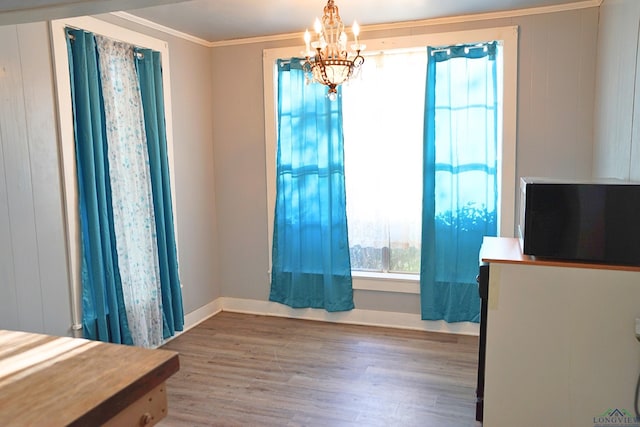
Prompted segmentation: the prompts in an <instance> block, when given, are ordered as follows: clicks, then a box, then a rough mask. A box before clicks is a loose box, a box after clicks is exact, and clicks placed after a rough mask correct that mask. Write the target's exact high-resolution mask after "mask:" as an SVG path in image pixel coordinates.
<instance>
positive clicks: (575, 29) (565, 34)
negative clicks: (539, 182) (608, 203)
mask: <svg viewBox="0 0 640 427" xmlns="http://www.w3.org/2000/svg"><path fill="white" fill-rule="evenodd" d="M520 34H521V36H520V49H519V81H518V91H519V92H518V147H517V174H518V176H548V177H570V178H589V177H590V176H591V172H592V171H591V164H592V158H591V155H592V145H591V144H592V136H591V129H592V125H591V123H592V114H593V86H594V83H595V73H594V69H595V56H594V55H595V49H594V47H595V43H596V39H597V14H595V13H594V11H593V10H584V11H579V12H573V13H569V12H567V13H555V14H545V15H540V16H528V17H524V18H522V23H521V30H520Z"/></svg>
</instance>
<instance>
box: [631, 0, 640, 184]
mask: <svg viewBox="0 0 640 427" xmlns="http://www.w3.org/2000/svg"><path fill="white" fill-rule="evenodd" d="M633 12H635V14H636V15H635V16H636V21H637V22H639V23H640V4H636V7H635V9H634V10H633ZM639 25H640V24H639ZM631 36H633V35H632V34H631V35H630V37H631ZM636 36H637V37H638V39H637V45H636V46H637V47H638V50H639V51H640V26H639V27H638V28H637V35H636ZM638 70H640V54H638V52H636V68H635V93H634V100H633V117H632V118H631V120H632V128H631V155H630V156H629V179H631V180H634V181H639V182H640V72H639V71H638Z"/></svg>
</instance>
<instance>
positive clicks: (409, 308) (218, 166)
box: [212, 8, 598, 316]
mask: <svg viewBox="0 0 640 427" xmlns="http://www.w3.org/2000/svg"><path fill="white" fill-rule="evenodd" d="M597 22H598V9H597V8H590V9H583V10H576V11H569V12H561V13H553V14H540V15H533V16H525V17H517V18H508V19H495V20H490V21H475V22H468V23H462V24H454V25H439V26H424V27H412V28H404V29H401V30H394V31H376V32H365V33H364V34H363V36H362V38H363V40H364V41H365V42H366V39H367V38H369V39H378V38H384V37H385V36H386V37H388V36H392V35H393V36H395V35H397V36H401V35H411V34H421V33H434V32H448V31H459V30H469V29H478V28H485V27H504V26H510V25H518V26H520V38H519V58H520V59H519V68H520V71H519V84H518V92H519V93H518V133H517V138H518V141H517V173H518V175H537V176H553V177H576V178H587V177H590V176H591V165H592V157H591V153H592V118H593V98H594V94H593V87H594V82H595V55H594V52H595V48H596V34H597ZM301 43H302V38H298V39H293V40H285V41H279V42H266V43H252V44H245V45H237V46H225V47H216V48H214V49H213V56H212V59H213V69H212V78H213V91H214V93H215V97H214V101H213V102H214V104H213V120H214V141H215V144H214V161H215V172H216V204H217V209H218V221H219V224H220V231H219V243H220V248H224V250H223V251H221V257H220V268H221V271H220V273H221V284H222V294H223V295H224V296H225V297H231V298H243V299H253V300H259V301H266V300H267V299H268V295H269V277H268V275H267V271H268V262H269V261H268V258H269V257H268V255H269V250H270V248H269V245H268V234H267V190H266V185H265V156H266V154H265V135H264V111H263V100H262V96H263V84H262V75H261V71H262V52H263V49H267V48H275V47H282V46H292V45H293V46H295V45H301ZM301 46H302V45H301ZM389 90H393V88H389ZM355 305H356V308H358V309H365V310H379V311H385V312H397V313H411V314H415V315H416V316H417V315H418V314H419V312H420V304H419V299H418V295H411V294H396V293H389V292H378V291H364V290H357V291H355Z"/></svg>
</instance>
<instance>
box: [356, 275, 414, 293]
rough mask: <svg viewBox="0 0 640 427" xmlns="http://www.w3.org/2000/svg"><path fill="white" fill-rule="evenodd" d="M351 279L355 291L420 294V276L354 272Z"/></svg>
mask: <svg viewBox="0 0 640 427" xmlns="http://www.w3.org/2000/svg"><path fill="white" fill-rule="evenodd" d="M351 277H352V278H353V289H354V290H360V291H378V292H395V293H403V294H420V276H419V275H416V274H402V273H376V272H368V271H352V272H351Z"/></svg>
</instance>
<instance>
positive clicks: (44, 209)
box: [0, 23, 71, 335]
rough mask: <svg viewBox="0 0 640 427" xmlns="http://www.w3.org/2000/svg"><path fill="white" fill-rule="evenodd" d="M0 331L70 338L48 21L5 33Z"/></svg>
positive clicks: (0, 77)
mask: <svg viewBox="0 0 640 427" xmlns="http://www.w3.org/2000/svg"><path fill="white" fill-rule="evenodd" d="M0 40H2V44H1V45H0V73H1V74H0V98H1V100H2V102H1V103H0V146H1V149H0V152H1V154H2V156H1V158H0V160H1V161H0V167H1V170H0V176H2V178H1V179H0V202H1V204H0V285H1V287H0V329H18V330H24V331H31V332H44V333H50V334H55V335H67V334H68V333H69V332H68V331H69V326H70V324H71V321H70V309H69V304H70V302H69V301H70V300H69V286H68V278H67V277H68V275H67V264H66V251H65V241H64V233H63V231H64V230H63V226H64V222H63V221H62V215H63V211H62V199H61V191H60V188H61V187H60V175H59V161H58V147H57V126H56V114H55V104H54V93H53V92H54V86H53V78H52V73H51V56H50V52H49V43H48V28H47V24H46V23H35V24H25V25H18V26H2V27H0Z"/></svg>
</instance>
